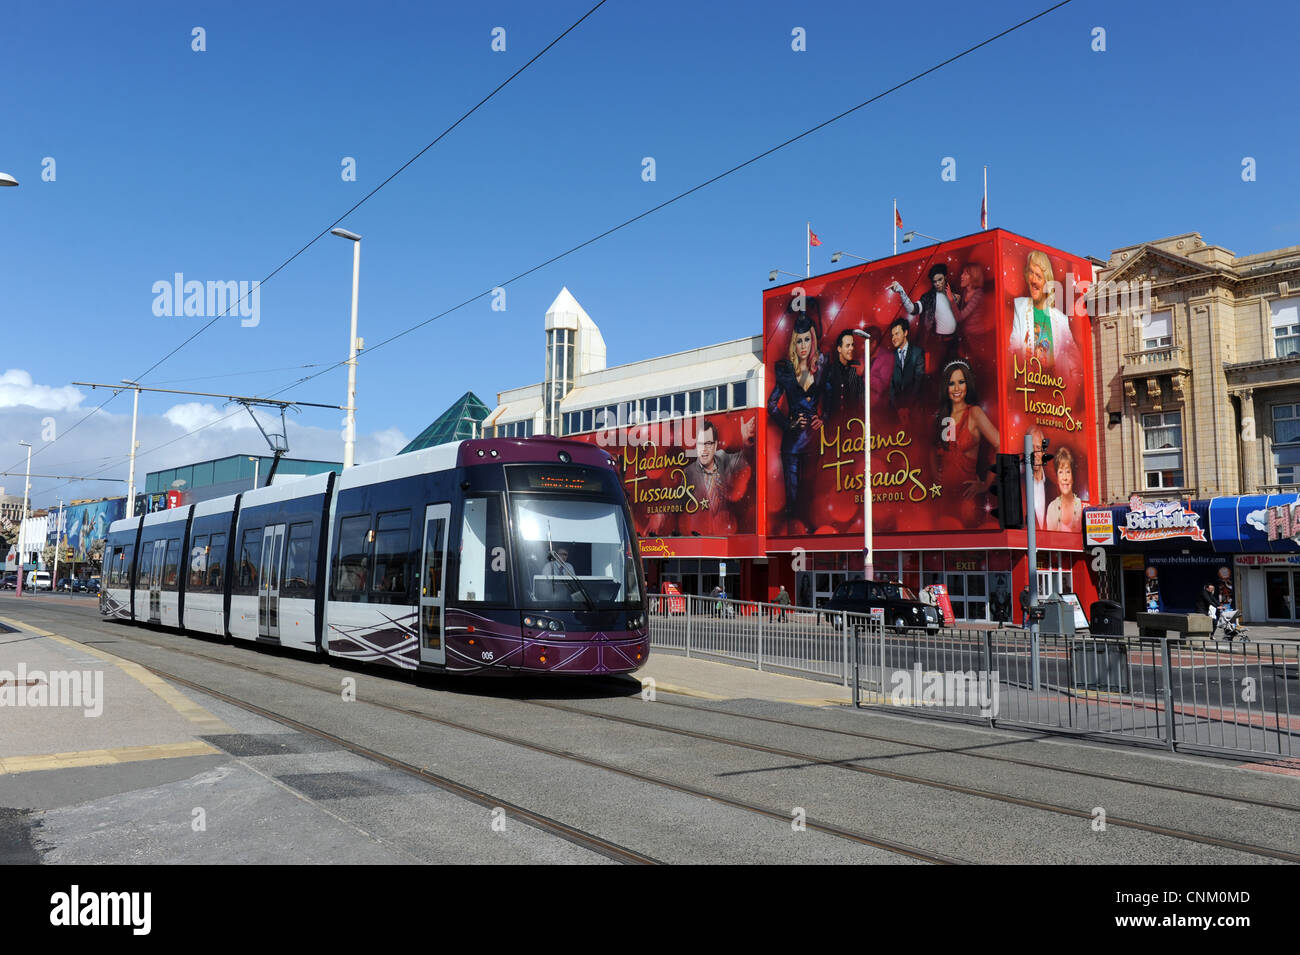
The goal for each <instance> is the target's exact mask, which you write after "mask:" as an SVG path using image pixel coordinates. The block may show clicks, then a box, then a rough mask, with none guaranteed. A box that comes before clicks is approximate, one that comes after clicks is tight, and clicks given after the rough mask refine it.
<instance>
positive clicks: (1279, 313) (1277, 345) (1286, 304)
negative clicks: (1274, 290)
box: [1268, 296, 1300, 358]
mask: <svg viewBox="0 0 1300 955" xmlns="http://www.w3.org/2000/svg"><path fill="white" fill-rule="evenodd" d="M1268 307H1269V310H1270V311H1271V312H1272V313H1273V316H1272V322H1273V357H1274V358H1286V357H1287V356H1289V355H1296V354H1300V296H1296V297H1293V298H1280V299H1278V300H1277V301H1276V302H1269V303H1268Z"/></svg>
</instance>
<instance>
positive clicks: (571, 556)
mask: <svg viewBox="0 0 1300 955" xmlns="http://www.w3.org/2000/svg"><path fill="white" fill-rule="evenodd" d="M512 506H513V508H514V525H515V530H516V533H517V534H518V537H517V539H516V542H515V554H516V561H517V563H518V576H519V580H520V582H521V584H522V586H521V588H520V590H521V596H522V603H523V606H524V607H525V608H527V609H530V610H559V609H563V610H612V609H623V608H628V607H629V606H631V605H632V604H637V605H639V604H640V601H641V589H640V584H639V582H638V577H637V570H636V561H635V560H634V559H633V557H632V553H633V551H632V538H631V535H630V533H629V528H628V526H627V520H626V517H625V515H624V511H623V508H621V507H620V506H618V505H617V504H615V503H614V502H612V501H608V500H590V499H586V500H575V499H573V498H567V497H558V496H552V495H537V496H533V495H528V496H522V495H514V496H512Z"/></svg>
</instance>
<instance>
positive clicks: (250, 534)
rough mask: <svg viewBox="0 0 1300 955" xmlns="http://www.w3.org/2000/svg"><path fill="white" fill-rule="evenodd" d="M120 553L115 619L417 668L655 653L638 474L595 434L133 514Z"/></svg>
mask: <svg viewBox="0 0 1300 955" xmlns="http://www.w3.org/2000/svg"><path fill="white" fill-rule="evenodd" d="M182 555H184V559H183V560H182V559H181V556H182ZM104 560H105V570H104V581H103V588H102V592H101V595H100V609H101V612H102V613H103V614H104V616H106V617H109V618H116V619H121V620H127V621H133V622H136V623H153V624H158V625H160V626H168V627H176V628H178V629H182V630H190V631H195V632H198V633H207V634H213V635H218V636H223V637H227V638H231V639H234V640H245V641H250V642H260V643H267V644H273V645H278V646H285V647H293V648H295V649H299V650H308V651H315V652H317V653H324V654H328V655H329V656H332V657H342V658H346V659H350V660H357V661H364V662H376V663H383V664H388V665H390V666H395V667H399V668H401V669H406V670H430V671H438V672H448V673H496V674H510V675H519V674H538V673H570V674H592V673H628V672H631V671H633V670H636V669H638V668H639V667H641V666H642V665H643V664H644V663H645V661H646V658H647V656H648V654H649V635H648V631H647V627H646V616H645V598H644V593H645V582H644V576H643V573H642V569H641V558H640V554H639V552H638V549H637V543H636V536H635V533H634V531H633V525H632V518H631V513H630V512H629V510H628V506H627V498H626V496H625V494H624V491H623V485H622V482H621V480H620V479H619V475H618V472H617V471H616V468H615V462H614V460H613V459H612V458H611V457H610V456H609V455H608V454H607V453H606V452H605V451H603V450H602V449H600V448H597V447H593V446H592V445H590V444H585V443H582V442H577V441H564V440H560V439H556V438H545V437H538V438H527V439H509V438H503V439H483V440H472V441H462V442H457V443H453V444H445V445H440V446H438V447H435V448H428V449H426V450H423V451H415V452H412V453H410V454H404V455H399V456H398V457H395V458H388V459H386V460H383V461H376V462H374V463H372V464H365V465H360V466H358V467H354V468H350V469H349V470H347V471H345V472H344V473H343V474H341V475H335V474H333V473H329V474H320V475H314V476H311V477H306V478H300V479H297V480H291V481H288V482H286V483H282V484H275V485H272V486H270V487H264V488H257V489H255V490H252V491H247V492H245V493H243V494H237V495H234V496H232V497H224V498H219V499H217V500H213V501H205V502H203V503H200V504H194V505H189V506H186V507H181V508H174V509H172V510H168V511H162V512H156V513H154V514H148V515H145V516H143V517H137V518H131V519H128V520H123V521H115V522H114V523H113V524H112V526H111V527H110V528H109V535H108V542H107V547H106V550H105V556H104Z"/></svg>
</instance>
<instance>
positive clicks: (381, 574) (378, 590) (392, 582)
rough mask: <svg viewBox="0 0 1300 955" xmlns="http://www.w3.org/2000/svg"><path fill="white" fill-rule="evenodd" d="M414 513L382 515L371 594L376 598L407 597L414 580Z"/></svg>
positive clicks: (371, 577)
mask: <svg viewBox="0 0 1300 955" xmlns="http://www.w3.org/2000/svg"><path fill="white" fill-rule="evenodd" d="M410 552H411V512H410V511H394V512H392V513H389V514H380V515H379V523H378V529H377V530H376V532H375V553H374V564H373V567H372V571H371V575H370V587H371V591H370V592H371V593H372V594H373V595H375V596H376V597H381V598H382V597H389V598H396V597H399V596H400V597H405V596H406V592H407V590H408V589H409V587H408V584H409V583H410V579H411V568H410V566H409V563H410Z"/></svg>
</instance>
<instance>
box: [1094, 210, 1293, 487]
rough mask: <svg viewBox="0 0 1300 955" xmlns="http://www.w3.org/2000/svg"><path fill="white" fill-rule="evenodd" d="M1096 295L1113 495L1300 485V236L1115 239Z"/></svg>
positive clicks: (1099, 378)
mask: <svg viewBox="0 0 1300 955" xmlns="http://www.w3.org/2000/svg"><path fill="white" fill-rule="evenodd" d="M1096 277H1097V282H1096V284H1095V286H1094V290H1093V292H1092V293H1091V296H1090V297H1091V299H1092V301H1091V305H1092V307H1093V314H1094V315H1095V317H1096V319H1095V321H1094V323H1093V335H1094V340H1093V344H1094V374H1095V376H1096V377H1095V389H1096V397H1097V428H1098V431H1099V435H1098V448H1099V453H1100V454H1101V461H1100V465H1101V467H1100V470H1101V478H1102V489H1103V500H1104V501H1107V502H1119V501H1123V500H1126V499H1128V498H1129V496H1130V495H1132V494H1141V495H1146V496H1147V497H1159V498H1179V497H1184V498H1209V497H1214V496H1218V495H1236V494H1253V493H1258V492H1268V491H1275V490H1281V489H1289V490H1294V489H1296V488H1297V486H1300V246H1289V247H1286V248H1282V249H1277V250H1275V251H1272V252H1261V253H1257V254H1253V255H1241V256H1239V255H1235V254H1234V253H1233V252H1231V251H1229V250H1228V249H1225V248H1222V247H1221V246H1216V245H1209V244H1207V243H1206V242H1205V241H1204V239H1202V238H1201V236H1200V234H1199V233H1195V232H1190V233H1187V234H1185V235H1179V236H1173V237H1171V238H1167V239H1157V240H1154V241H1150V242H1143V243H1140V244H1138V245H1132V246H1128V247H1126V248H1122V249H1116V250H1115V251H1114V252H1113V253H1111V256H1110V259H1109V260H1108V261H1107V262H1106V264H1105V265H1104V266H1103V267H1101V268H1100V269H1099V270H1098V272H1097V276H1096Z"/></svg>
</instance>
